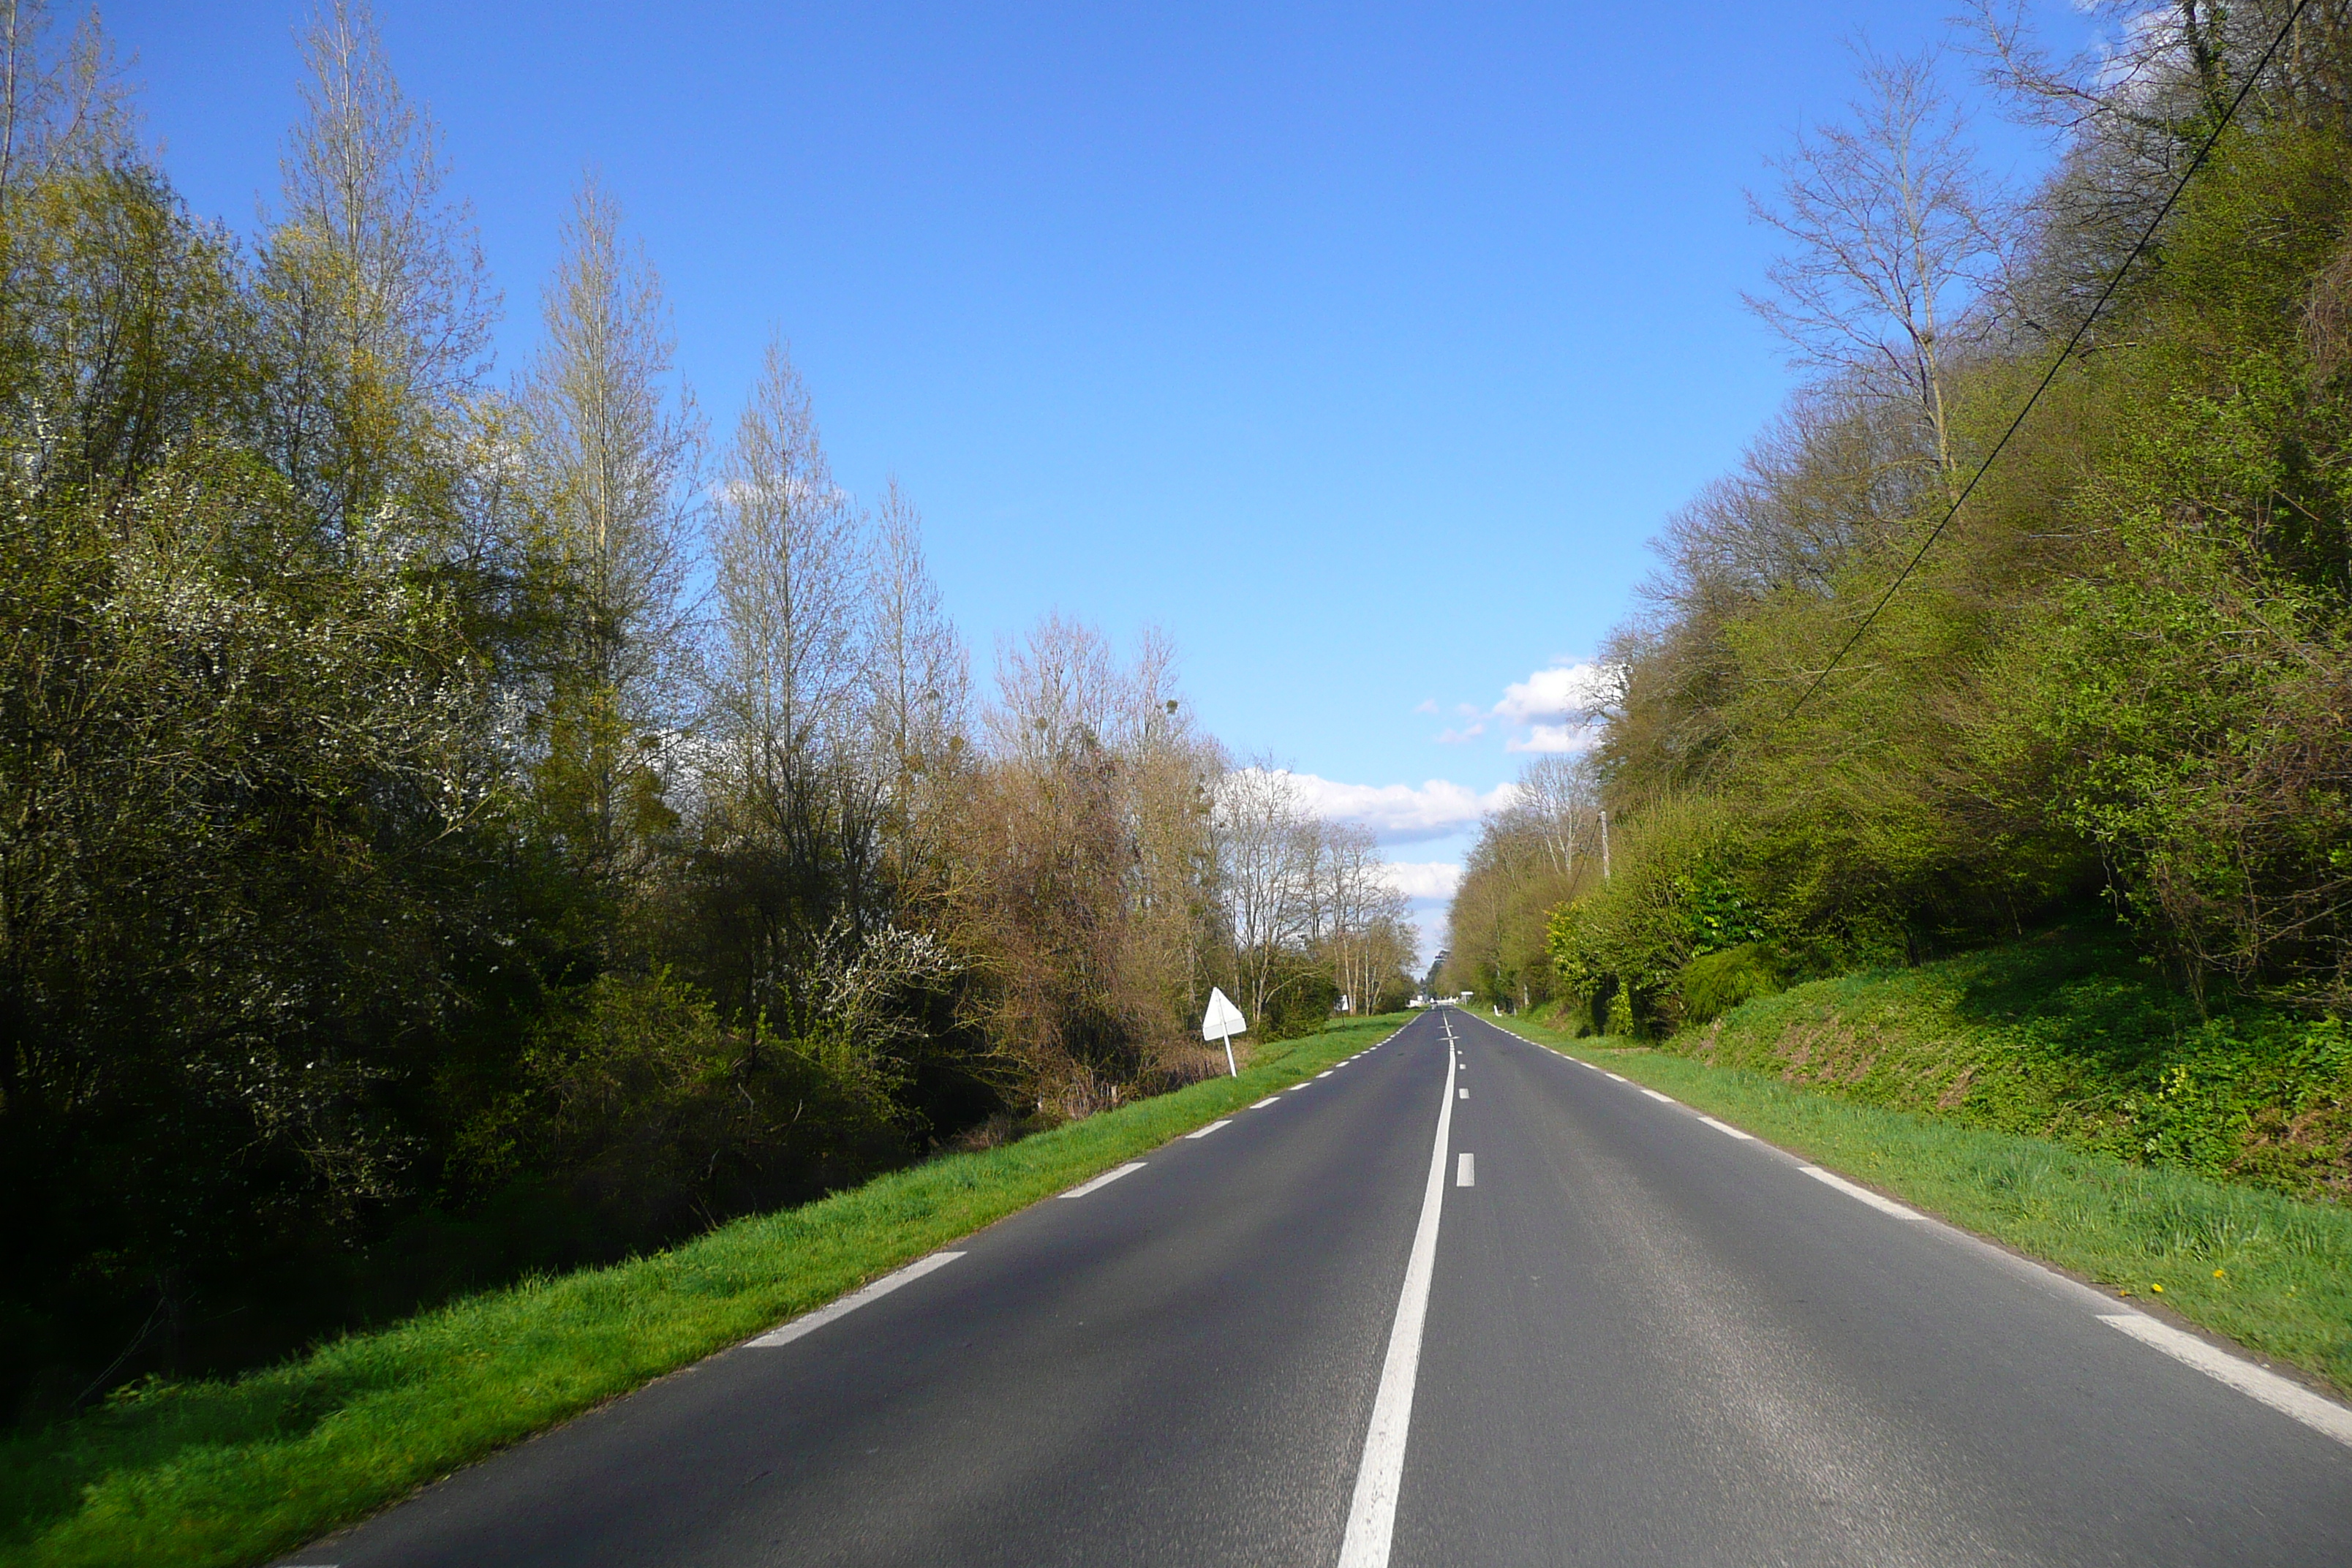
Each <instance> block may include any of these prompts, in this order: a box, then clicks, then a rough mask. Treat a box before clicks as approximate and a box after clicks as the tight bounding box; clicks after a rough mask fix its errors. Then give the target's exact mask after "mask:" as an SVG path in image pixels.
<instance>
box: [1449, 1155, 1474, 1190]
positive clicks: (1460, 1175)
mask: <svg viewBox="0 0 2352 1568" xmlns="http://www.w3.org/2000/svg"><path fill="white" fill-rule="evenodd" d="M1477 1184H1478V1166H1477V1164H1476V1163H1475V1162H1474V1161H1473V1160H1472V1158H1471V1157H1470V1156H1469V1155H1467V1154H1464V1155H1461V1156H1459V1157H1457V1158H1456V1159H1455V1160H1454V1185H1455V1186H1457V1187H1475V1186H1476V1185H1477Z"/></svg>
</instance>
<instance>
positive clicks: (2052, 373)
mask: <svg viewBox="0 0 2352 1568" xmlns="http://www.w3.org/2000/svg"><path fill="white" fill-rule="evenodd" d="M2310 4H2311V0H2295V6H2294V10H2292V11H2289V12H2288V13H2287V14H2286V22H2285V24H2284V26H2281V27H2280V28H2279V30H2278V37H2274V38H2273V39H2272V40H2271V47H2269V48H2267V49H2264V50H2263V58H2261V59H2259V60H2257V61H2255V62H2254V68H2253V69H2252V70H2251V71H2248V72H2247V73H2246V79H2245V81H2244V82H2243V83H2242V84H2241V85H2240V86H2239V88H2238V95H2237V97H2235V98H2233V99H2231V100H2230V107H2229V108H2228V109H2226V110H2222V111H2221V119H2220V121H2217V122H2215V124H2214V126H2213V130H2212V132H2211V134H2210V135H2208V136H2207V137H2206V138H2205V144H2204V145H2203V146H2201V147H2200V148H2198V149H2197V156H2195V157H2194V158H2191V159H2190V160H2189V167H2188V168H2187V169H2186V170H2184V171H2182V173H2181V175H2180V179H2179V183H2178V184H2175V185H2174V186H2173V187H2172V194H2171V195H2168V196H2167V197H2165V198H2164V205H2163V206H2162V207H2160V208H2158V210H2157V215H2156V216H2155V217H2154V218H2152V219H2150V220H2149V222H2148V226H2147V231H2146V232H2145V233H2143V234H2142V235H2141V236H2140V237H2139V242H2138V243H2137V245H2134V246H2133V247H2131V254H2130V255H2128V256H2126V257H2125V258H2124V259H2123V264H2122V265H2121V266H2119V267H2117V268H2116V271H2115V276H2114V277H2112V278H2110V279H2107V286H2106V287H2105V289H2101V290H2100V291H2099V297H2098V299H2097V300H2095V301H2094V302H2093V304H2092V306H2091V309H2090V313H2089V314H2087V315H2085V316H2084V318H2083V320H2082V322H2081V324H2079V325H2078V326H2076V327H2075V329H2074V336H2072V337H2070V338H2068V339H2067V340H2066V346H2065V347H2064V348H2063V349H2060V350H2059V351H2058V357H2057V358H2056V359H2053V360H2052V361H2051V362H2050V368H2049V369H2048V370H2047V371H2045V372H2043V373H2042V380H2041V382H2040V384H2037V385H2036V386H2035V387H2034V389H2033V395H2032V396H2030V397H2028V398H2027V399H2026V400H2025V405H2024V406H2023V407H2022V408H2020V409H2019V410H2018V411H2017V417H2016V418H2014V419H2012V420H2011V421H2010V422H2009V428H2008V429H2006V430H2004V431H2002V432H2001V434H2000V440H1998V441H1996V442H1994V443H1993V446H1992V450H1991V451H1990V452H1988V453H1986V454H1985V459H1984V461H1983V462H1981V463H1979V464H1978V465H1977V471H1976V472H1975V473H1973V474H1970V475H1969V482H1968V484H1967V485H1966V486H1965V487H1963V488H1962V489H1961V490H1960V493H1959V496H1958V499H1956V500H1954V501H1953V502H1952V504H1951V506H1950V508H1949V509H1948V510H1946V511H1945V513H1944V515H1943V518H1942V520H1941V521H1938V522H1937V524H1936V526H1935V527H1934V528H1933V529H1931V530H1930V531H1928V534H1927V539H1926V540H1925V541H1923V542H1921V544H1920V546H1919V548H1918V549H1917V550H1916V552H1913V554H1912V556H1911V559H1910V560H1909V561H1908V562H1907V563H1905V565H1904V567H1903V570H1902V571H1900V572H1898V573H1896V574H1895V581H1894V582H1892V583H1889V584H1887V585H1886V592H1885V593H1884V594H1881V595H1879V596H1878V603H1876V604H1875V605H1872V606H1871V607H1870V614H1868V615H1866V616H1863V617H1862V625H1860V626H1856V627H1854V628H1853V636H1852V637H1848V638H1846V639H1845V646H1844V647H1841V648H1840V649H1838V650H1837V657H1836V658H1832V659H1831V660H1830V661H1829V663H1827V664H1825V665H1823V666H1822V672H1821V673H1820V674H1819V675H1816V676H1814V677H1813V683H1812V684H1811V686H1808V687H1806V688H1805V689H1804V692H1803V694H1802V695H1801V696H1800V697H1799V698H1798V699H1797V700H1795V701H1794V702H1792V703H1790V705H1789V711H1788V715H1787V717H1789V718H1791V719H1793V718H1795V717H1796V716H1797V710H1798V709H1800V708H1802V707H1803V706H1804V705H1805V703H1806V701H1807V700H1810V699H1811V696H1812V695H1813V693H1814V692H1816V691H1819V690H1820V689H1822V682H1823V681H1825V680H1827V679H1829V678H1830V676H1831V674H1832V672H1833V671H1834V670H1836V668H1837V667H1838V666H1839V665H1841V664H1843V663H1844V662H1845V656H1846V655H1848V654H1850V653H1852V652H1853V647H1854V644H1856V643H1858V642H1860V641H1861V640H1862V635H1863V633H1864V632H1866V631H1868V630H1870V626H1871V623H1872V622H1874V621H1875V620H1877V619H1878V613H1879V612H1880V611H1881V610H1884V609H1885V608H1886V605H1887V602H1888V601H1889V600H1891V599H1893V598H1894V597H1895V592H1896V590H1898V589H1900V588H1901V587H1902V586H1903V584H1905V583H1906V582H1908V581H1909V580H1910V577H1911V574H1912V573H1913V572H1914V571H1916V569H1917V568H1918V565H1919V563H1920V562H1922V561H1924V560H1926V559H1927V552H1928V551H1930V550H1933V549H1934V548H1935V547H1936V541H1937V540H1938V539H1941V538H1942V537H1943V536H1944V530H1946V529H1948V528H1949V527H1950V526H1951V525H1952V520H1953V519H1954V518H1956V517H1958V516H1959V515H1960V508H1962V507H1964V506H1966V505H1967V504H1968V500H1969V497H1970V496H1972V495H1974V494H1975V493H1976V489H1977V484H1978V482H1979V480H1981V479H1983V478H1984V477H1985V474H1986V472H1987V471H1988V470H1990V468H1992V466H1993V463H1994V461H1995V460H1996V459H1997V458H2000V454H2001V450H2002V448H2004V447H2007V446H2008V445H2009V439H2010V437H2012V436H2014V435H2016V434H2017V431H2018V427H2019V426H2021V425H2023V424H2024V423H2025V416H2027V415H2029V414H2031V413H2032V412H2033V405H2035V404H2037V403H2039V402H2041V401H2042V394H2043V393H2045V392H2047V391H2049V390H2050V384H2051V383H2052V382H2053V381H2055V380H2057V379H2058V373H2059V372H2060V371H2061V370H2063V369H2064V368H2065V365H2066V362H2067V361H2068V360H2070V359H2072V358H2074V350H2075V349H2076V348H2077V347H2079V346H2080V345H2081V343H2082V342H2083V334H2084V333H2085V332H2087V331H2090V330H2091V323H2092V322H2094V321H2097V320H2098V319H2099V312H2100V311H2102V310H2105V309H2106V308H2107V301H2108V300H2112V299H2114V298H2115V294H2116V289H2119V288H2121V287H2122V286H2123V281H2124V277H2125V275H2126V273H2128V272H2130V271H2131V268H2132V263H2133V262H2135V261H2137V260H2138V259H2139V258H2140V253H2141V252H2142V251H2144V250H2146V249H2147V245H2148V241H2150V240H2152V239H2154V238H2155V237H2156V231H2157V230H2158V229H2159V228H2161V227H2162V226H2164V220H2165V219H2166V218H2168V217H2169V216H2172V208H2173V205H2174V204H2176V203H2177V202H2179V200H2180V194H2181V193H2182V192H2183V191H2186V190H2187V189H2188V188H2189V181H2191V180H2193V179H2195V178H2196V177H2197V171H2198V170H2200V169H2201V168H2203V167H2204V166H2205V160H2206V159H2207V158H2208V157H2210V155H2211V154H2212V152H2213V148H2214V145H2215V143H2217V142H2220V141H2221V132H2224V131H2227V130H2228V129H2229V128H2230V121H2232V120H2234V119H2236V118H2237V114H2238V109H2239V106H2240V105H2242V104H2243V103H2244V102H2245V101H2246V97H2247V95H2248V94H2250V93H2252V91H2253V90H2254V83H2256V82H2258V81H2260V80H2262V79H2263V71H2265V70H2267V69H2269V68H2270V63H2271V57H2272V56H2273V55H2275V54H2277V53H2278V51H2279V46H2280V45H2282V44H2284V43H2285V42H2286V36H2287V34H2289V33H2291V32H2293V31H2294V25H2295V22H2296V21H2297V20H2298V19H2299V18H2300V17H2301V16H2303V12H2304V7H2305V6H2306V5H2310Z"/></svg>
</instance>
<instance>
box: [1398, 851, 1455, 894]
mask: <svg viewBox="0 0 2352 1568" xmlns="http://www.w3.org/2000/svg"><path fill="white" fill-rule="evenodd" d="M1387 871H1388V879H1389V886H1391V887H1392V888H1394V889H1396V890H1397V891H1398V892H1400V893H1402V894H1403V895H1404V896H1405V897H1406V898H1408V899H1450V898H1452V897H1453V896H1454V889H1455V888H1457V887H1459V886H1460V885H1461V882H1462V868H1461V867H1459V866H1456V865H1454V864H1452V863H1450V862H1448V861H1444V860H1391V861H1390V862H1389V863H1388V867H1387Z"/></svg>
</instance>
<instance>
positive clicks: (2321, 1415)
mask: <svg viewBox="0 0 2352 1568" xmlns="http://www.w3.org/2000/svg"><path fill="white" fill-rule="evenodd" d="M2099 1321H2101V1322H2103V1323H2105V1324H2106V1325H2107V1326H2108V1327H2110V1328H2116V1329H2121V1330H2122V1331H2124V1332H2125V1333H2127V1334H2129V1335H2130V1336H2131V1337H2132V1338H2134V1339H2136V1340H2137V1341H2139V1342H2140V1343H2142V1344H2145V1345H2153V1346H2155V1347H2156V1348H2157V1349H2158V1350H2160V1351H2162V1352H2164V1353H2165V1354H2167V1355H2168V1356H2170V1357H2171V1358H2172V1359H2173V1360H2175V1361H2177V1362H2183V1363H2187V1364H2188V1365H2189V1366H2193V1367H2195V1368H2196V1369H2197V1370H2198V1371H2199V1372H2201V1373H2204V1374H2205V1375H2206V1376H2208V1377H2210V1378H2212V1379H2214V1380H2216V1381H2217V1382H2221V1383H2226V1384H2229V1385H2230V1386H2231V1388H2234V1389H2236V1390H2237V1391H2238V1392H2239V1393H2241V1394H2245V1395H2247V1396H2249V1397H2250V1398H2253V1399H2259V1400H2261V1401H2262V1402H2263V1404H2264V1405H2269V1406H2270V1407H2271V1408H2272V1409H2273V1410H2275V1411H2278V1412H2279V1413H2280V1414H2282V1415H2292V1416H2293V1417H2294V1418H2295V1419H2296V1420H2297V1421H2300V1422H2302V1423H2303V1424H2304V1425H2305V1426H2308V1427H2310V1428H2311V1429H2312V1430H2313V1431H2315V1432H2321V1433H2325V1434H2326V1436H2330V1437H2333V1438H2335V1439H2336V1441H2337V1442H2339V1443H2342V1444H2344V1445H2345V1446H2346V1447H2352V1410H2347V1409H2345V1408H2344V1406H2342V1405H2338V1404H2336V1402H2335V1401H2334V1400H2332V1399H2323V1398H2321V1397H2320V1396H2319V1395H2318V1394H2314V1393H2312V1392H2311V1390H2309V1389H2307V1388H2305V1387H2304V1386H2303V1385H2302V1384H2299V1383H2289V1382H2288V1381H2287V1380H2286V1379H2285V1378H2283V1377H2281V1376H2279V1374H2278V1373H2274V1372H2264V1371H2263V1369H2262V1368H2261V1367H2258V1366H2256V1365H2255V1364H2254V1363H2252V1362H2250V1361H2247V1360H2246V1359H2245V1358H2243V1357H2242V1356H2233V1355H2231V1353H2230V1352H2228V1351H2225V1350H2222V1349H2221V1348H2220V1347H2219V1346H2217V1345H2209V1344H2207V1343H2206V1342H2204V1341H2203V1340H2200V1339H2199V1338H2198V1337H2197V1336H2196V1335H2195V1334H2184V1333H2182V1332H2181V1331H2179V1329H2176V1328H2174V1327H2173V1326H2172V1325H2171V1324H2169V1323H2160V1322H2158V1321H2156V1320H2155V1319H2154V1318H2151V1317H2149V1316H2147V1314H2146V1313H2144V1312H2102V1313H2100V1314H2099Z"/></svg>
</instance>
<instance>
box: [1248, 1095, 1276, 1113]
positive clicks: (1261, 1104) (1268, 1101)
mask: <svg viewBox="0 0 2352 1568" xmlns="http://www.w3.org/2000/svg"><path fill="white" fill-rule="evenodd" d="M1281 1098H1282V1096H1280V1095H1278V1094H1269V1095H1267V1096H1266V1097H1265V1099H1264V1100H1259V1101H1258V1102H1257V1103H1256V1104H1255V1105H1253V1106H1251V1107H1250V1109H1251V1110H1265V1108H1266V1107H1267V1106H1269V1105H1272V1104H1273V1103H1274V1102H1275V1101H1276V1100H1280V1099H1281Z"/></svg>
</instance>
